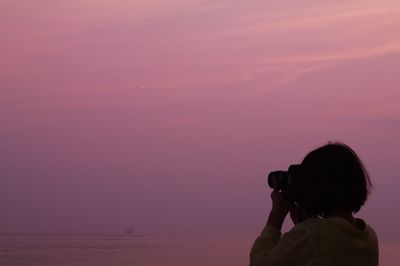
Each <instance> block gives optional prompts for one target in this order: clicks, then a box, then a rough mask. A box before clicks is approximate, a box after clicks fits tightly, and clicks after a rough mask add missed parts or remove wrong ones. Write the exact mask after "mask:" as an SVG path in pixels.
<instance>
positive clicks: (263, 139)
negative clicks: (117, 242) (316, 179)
mask: <svg viewBox="0 0 400 266" xmlns="http://www.w3.org/2000/svg"><path fill="white" fill-rule="evenodd" d="M399 32H400V4H399V3H398V1H387V0H384V1H335V2H334V3H333V2H332V3H329V4H328V3H326V2H321V1H306V0H299V1H286V0H285V1H250V2H249V1H227V0H217V1H200V0H168V1H162V0H143V1H123V0H115V1H106V0H96V1H95V0H92V1H89V0H83V1H72V2H71V1H67V0H59V1H45V0H40V1H28V0H21V1H14V0H2V1H1V3H0V39H1V42H0V58H1V61H0V123H1V130H0V147H1V149H0V169H1V179H0V195H1V196H0V197H1V200H0V211H1V217H2V218H1V219H0V232H117V233H119V232H121V231H123V230H125V229H126V228H128V227H134V228H136V229H137V230H138V231H139V232H143V233H188V232H192V233H213V232H217V231H218V232H222V233H254V232H258V231H259V230H260V227H261V226H262V225H263V223H264V222H265V219H266V215H267V212H268V210H269V208H270V200H269V193H270V191H269V189H267V188H266V186H265V177H266V173H268V172H269V171H271V170H275V169H285V168H287V166H288V165H289V164H292V163H296V162H300V161H301V160H302V158H303V157H304V156H305V155H306V153H307V152H309V151H310V150H311V149H313V148H316V147H318V146H320V145H323V144H325V143H326V142H327V141H329V140H340V141H343V142H345V143H347V144H349V145H350V146H351V147H353V148H354V149H355V150H356V152H358V153H359V155H360V157H361V158H362V159H363V160H364V162H365V164H366V166H367V168H368V169H369V171H370V173H371V176H372V180H373V183H374V186H375V188H374V190H373V193H372V196H371V198H370V200H369V201H368V202H367V205H366V206H365V208H364V209H363V210H362V211H361V213H360V216H361V217H363V218H365V219H366V220H367V222H369V223H370V224H372V225H373V226H374V227H375V228H376V230H377V232H378V233H379V234H380V236H381V238H382V239H387V240H396V241H400V230H399V229H398V224H400V213H399V212H396V211H395V209H394V207H393V206H396V204H397V203H399V202H400V196H399V195H400V194H399V189H400V181H399V174H398V172H399V170H398V167H397V166H398V165H397V164H398V162H397V161H398V158H399V156H400V152H399V150H400V141H399V139H398V136H399V135H400V104H399V99H400V89H399V85H400V75H399V69H400V35H399V34H398V33H399Z"/></svg>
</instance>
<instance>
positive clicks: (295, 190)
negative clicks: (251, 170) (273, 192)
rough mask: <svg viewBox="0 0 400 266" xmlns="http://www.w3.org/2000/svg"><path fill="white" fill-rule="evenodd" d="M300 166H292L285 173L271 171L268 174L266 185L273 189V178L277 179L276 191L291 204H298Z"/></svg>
mask: <svg viewBox="0 0 400 266" xmlns="http://www.w3.org/2000/svg"><path fill="white" fill-rule="evenodd" d="M300 171H301V166H300V165H299V164H292V165H291V166H289V169H288V170H287V171H282V170H279V171H273V172H271V173H269V174H268V179H267V182H268V185H269V187H270V188H273V178H276V179H277V189H278V190H279V191H280V193H281V195H282V196H283V198H284V199H285V200H286V201H288V202H289V203H291V204H297V203H299V195H300V193H299V192H300V187H299V182H301V177H300Z"/></svg>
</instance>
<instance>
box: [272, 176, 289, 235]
mask: <svg viewBox="0 0 400 266" xmlns="http://www.w3.org/2000/svg"><path fill="white" fill-rule="evenodd" d="M272 184H273V187H274V190H273V191H272V193H271V199H272V209H271V212H270V214H269V217H268V222H267V225H270V226H272V227H275V228H276V229H278V230H279V231H280V230H281V228H282V224H283V221H284V220H285V217H286V215H287V214H288V212H289V205H288V204H287V202H286V201H285V200H284V198H283V197H282V195H281V194H280V193H279V190H278V180H277V178H274V177H273V179H272Z"/></svg>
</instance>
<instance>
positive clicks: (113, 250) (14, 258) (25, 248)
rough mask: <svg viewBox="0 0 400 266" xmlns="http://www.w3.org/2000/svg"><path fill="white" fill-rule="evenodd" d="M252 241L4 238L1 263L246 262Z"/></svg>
mask: <svg viewBox="0 0 400 266" xmlns="http://www.w3.org/2000/svg"><path fill="white" fill-rule="evenodd" d="M251 241H252V240H251V239H250V238H249V239H243V238H242V239H239V238H236V239H234V238H206V237H148V236H137V237H129V236H90V235H87V236H0V265H78V266H79V265H141V266H142V265H143V266H146V265H149V266H158V265H165V266H169V265H174V266H178V265H192V266H197V265H219V266H225V265H226V266H228V265H229V266H235V265H238V266H239V265H248V255H247V254H248V250H249V246H250V245H251Z"/></svg>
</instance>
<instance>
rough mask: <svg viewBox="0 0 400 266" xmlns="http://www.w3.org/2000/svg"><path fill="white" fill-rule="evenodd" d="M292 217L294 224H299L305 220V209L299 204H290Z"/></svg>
mask: <svg viewBox="0 0 400 266" xmlns="http://www.w3.org/2000/svg"><path fill="white" fill-rule="evenodd" d="M289 212H290V218H291V219H292V221H293V223H294V224H298V223H300V222H302V221H304V220H305V218H306V217H305V213H304V209H303V208H302V207H300V206H299V205H294V204H293V205H290V207H289Z"/></svg>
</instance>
